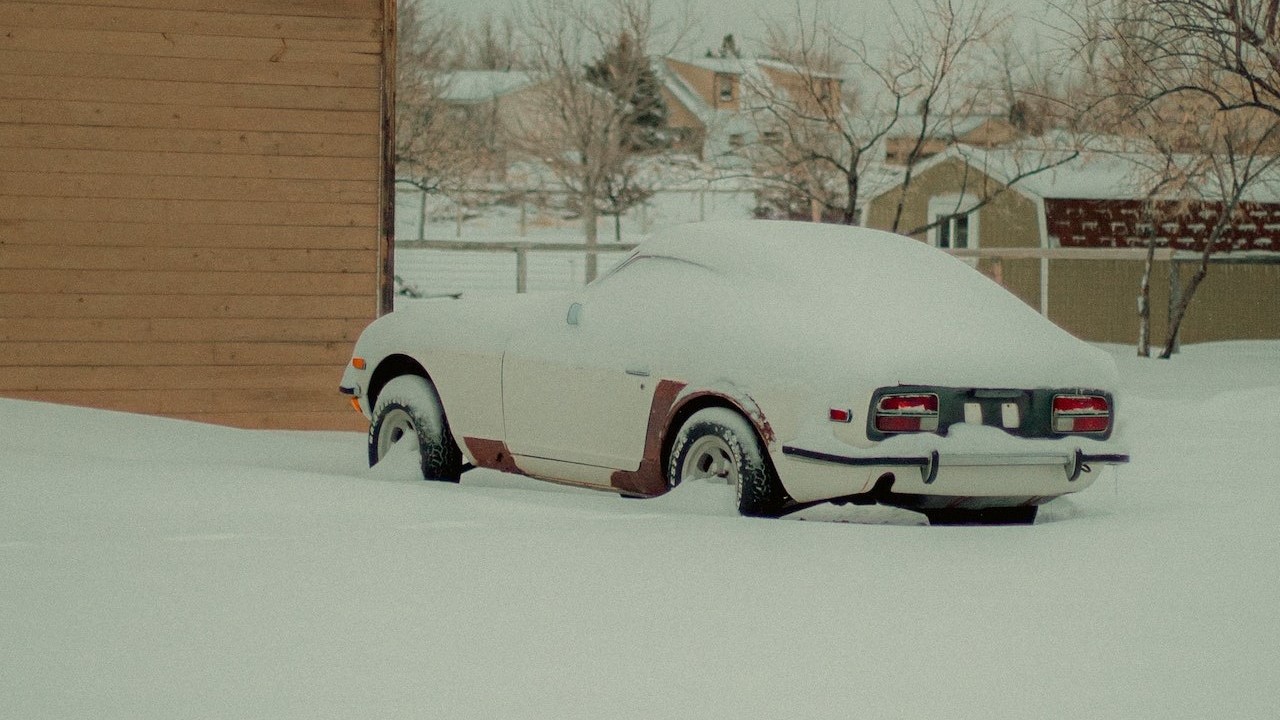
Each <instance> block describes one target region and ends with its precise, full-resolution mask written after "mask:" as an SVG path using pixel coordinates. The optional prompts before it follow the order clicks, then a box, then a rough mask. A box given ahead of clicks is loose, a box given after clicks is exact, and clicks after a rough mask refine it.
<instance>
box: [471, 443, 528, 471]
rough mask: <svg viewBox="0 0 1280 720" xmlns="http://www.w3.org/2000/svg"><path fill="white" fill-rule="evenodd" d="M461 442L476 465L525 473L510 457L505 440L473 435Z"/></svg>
mask: <svg viewBox="0 0 1280 720" xmlns="http://www.w3.org/2000/svg"><path fill="white" fill-rule="evenodd" d="M462 442H464V443H466V445H467V451H468V452H469V453H470V454H471V459H472V460H475V461H476V467H482V468H486V469H489V470H499V471H501V472H506V473H515V474H516V475H525V474H526V473H525V471H523V470H521V469H520V468H519V467H518V466H517V465H516V463H515V460H513V459H512V458H511V450H510V449H508V448H507V444H506V443H505V442H503V441H501V440H486V439H484V438H473V437H464V438H462Z"/></svg>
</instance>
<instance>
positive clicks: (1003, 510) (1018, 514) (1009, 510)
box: [922, 505, 1040, 525]
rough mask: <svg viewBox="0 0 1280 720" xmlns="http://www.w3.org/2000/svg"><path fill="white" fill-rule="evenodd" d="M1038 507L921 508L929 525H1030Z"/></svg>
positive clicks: (1034, 518)
mask: <svg viewBox="0 0 1280 720" xmlns="http://www.w3.org/2000/svg"><path fill="white" fill-rule="evenodd" d="M1039 509H1040V508H1039V507H1037V506H1035V505H1019V506H1017V507H994V508H982V509H980V510H970V509H966V508H942V509H937V510H923V511H922V512H923V513H924V514H925V517H927V518H929V524H930V525H1030V524H1032V523H1034V522H1035V521H1036V513H1037V511H1038V510H1039Z"/></svg>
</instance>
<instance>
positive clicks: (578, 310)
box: [564, 303, 582, 325]
mask: <svg viewBox="0 0 1280 720" xmlns="http://www.w3.org/2000/svg"><path fill="white" fill-rule="evenodd" d="M564 321H565V322H567V323H569V324H570V325H577V324H578V323H580V322H582V303H574V304H572V305H570V306H569V314H568V315H566V316H565V318H564Z"/></svg>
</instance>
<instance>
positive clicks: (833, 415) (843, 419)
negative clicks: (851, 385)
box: [827, 408, 853, 423]
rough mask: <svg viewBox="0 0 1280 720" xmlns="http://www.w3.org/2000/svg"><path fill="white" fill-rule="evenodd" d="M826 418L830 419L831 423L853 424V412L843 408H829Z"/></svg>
mask: <svg viewBox="0 0 1280 720" xmlns="http://www.w3.org/2000/svg"><path fill="white" fill-rule="evenodd" d="M827 417H829V418H830V419H831V422H838V423H847V422H853V411H852V410H847V409H845V408H831V410H830V412H829V414H828V415H827Z"/></svg>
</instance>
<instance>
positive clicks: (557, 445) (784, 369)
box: [340, 221, 1128, 523]
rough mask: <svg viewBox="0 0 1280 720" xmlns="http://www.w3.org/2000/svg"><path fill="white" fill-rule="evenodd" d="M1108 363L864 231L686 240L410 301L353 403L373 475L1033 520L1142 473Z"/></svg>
mask: <svg viewBox="0 0 1280 720" xmlns="http://www.w3.org/2000/svg"><path fill="white" fill-rule="evenodd" d="M1116 383H1117V375H1116V370H1115V366H1114V362H1113V361H1112V359H1111V358H1110V356H1109V355H1107V354H1106V353H1105V352H1103V351H1101V350H1099V349H1097V348H1094V347H1092V346H1090V345H1087V344H1086V343H1084V342H1081V341H1079V340H1077V339H1076V338H1074V337H1072V336H1071V335H1069V334H1068V333H1067V332H1065V331H1064V330H1062V329H1060V328H1058V327H1057V326H1056V325H1054V324H1052V323H1051V322H1049V321H1048V320H1046V319H1044V318H1043V317H1041V316H1040V315H1039V314H1037V313H1036V312H1034V311H1033V310H1032V309H1031V308H1029V307H1028V306H1027V305H1026V304H1025V303H1023V302H1022V301H1021V300H1019V299H1017V298H1016V297H1014V296H1013V295H1011V294H1010V293H1008V292H1007V291H1005V290H1004V289H1003V288H1001V287H999V286H998V285H997V284H995V283H994V282H992V281H991V280H989V279H987V278H986V277H985V276H983V275H982V274H980V273H978V272H977V271H975V270H974V269H972V268H970V267H969V266H968V265H966V264H965V263H964V262H962V261H960V260H957V259H955V258H952V257H950V256H949V255H947V254H945V253H943V252H941V251H938V250H936V249H934V248H932V247H929V246H926V245H925V244H923V243H920V242H918V241H915V240H911V239H908V238H904V237H900V236H897V235H891V234H888V233H884V232H878V231H874V230H867V229H862V228H848V227H835V226H823V225H813V224H807V223H789V222H768V221H743V222H731V223H704V224H697V225H687V226H683V227H678V228H675V229H673V230H671V231H669V232H667V233H665V234H662V235H660V236H657V237H654V238H652V239H650V240H648V241H646V242H643V243H641V244H640V245H639V247H638V248H637V249H636V250H635V251H634V252H632V253H631V254H630V255H629V256H628V257H627V258H626V259H625V260H624V261H623V262H621V263H620V264H618V265H617V266H616V267H615V268H613V269H612V270H611V271H609V272H608V273H606V274H604V275H602V276H601V277H600V278H599V279H597V280H596V281H595V282H593V283H591V284H589V285H588V286H587V287H585V288H584V289H582V290H581V291H578V292H575V293H573V294H572V295H569V296H567V297H566V296H561V295H547V296H536V295H517V296H509V297H500V298H488V299H476V300H467V299H463V300H440V301H429V302H422V303H417V304H415V305H414V306H413V307H410V308H407V309H404V310H397V311H396V312H393V313H390V314H389V315H387V316H385V317H382V318H380V319H378V320H377V321H375V322H374V323H372V324H371V325H370V326H369V327H368V328H367V329H366V330H365V331H364V333H363V334H362V335H361V336H360V339H359V341H358V342H357V343H356V347H355V352H354V356H353V358H352V360H351V363H350V364H349V365H348V367H347V369H346V371H345V373H344V375H343V377H342V382H341V387H340V389H341V391H342V392H343V393H346V394H348V395H350V396H352V403H353V404H354V405H355V406H356V407H357V409H359V410H360V411H361V412H362V413H363V414H364V415H365V416H366V417H367V418H368V419H369V420H370V429H369V462H370V464H376V463H377V462H378V461H379V460H381V459H382V458H384V457H386V456H387V454H388V453H389V452H390V451H391V449H392V448H393V447H395V446H396V444H397V443H405V442H407V443H411V444H416V445H417V449H419V450H420V453H421V467H422V473H423V475H424V477H426V478H428V479H435V480H445V481H455V482H456V481H457V480H458V479H459V476H460V474H461V473H462V472H463V471H464V470H467V469H470V468H472V467H484V468H492V469H496V470H501V471H505V472H512V473H519V474H522V475H528V476H531V477H535V478H540V479H544V480H550V481H554V482H559V483H568V484H572V485H580V486H585V487H592V488H599V489H604V490H609V491H612V492H616V493H619V494H621V495H624V496H630V497H651V496H656V495H660V494H662V493H665V492H667V491H668V490H669V489H671V488H673V487H675V486H676V485H679V484H680V483H681V482H684V481H688V480H690V479H694V478H709V479H713V480H717V479H718V480H722V481H727V482H729V483H732V484H733V485H734V486H735V487H736V488H737V502H738V509H739V511H740V512H741V513H742V514H744V515H753V516H778V515H782V514H786V513H788V512H791V511H793V510H796V509H799V508H804V507H809V506H812V505H815V504H818V503H822V502H835V503H837V504H843V503H849V502H852V503H882V504H886V505H892V506H896V507H903V508H909V509H913V510H917V511H919V512H922V513H924V514H925V515H927V516H928V517H929V519H930V521H931V522H932V523H945V522H1013V523H1027V522H1032V521H1034V518H1035V515H1036V510H1037V508H1038V506H1039V505H1041V504H1043V503H1045V502H1047V501H1048V500H1050V499H1052V498H1055V497H1058V496H1061V495H1064V494H1067V493H1072V492H1076V491H1079V490H1082V489H1084V488H1086V487H1088V486H1089V485H1090V484H1091V483H1092V482H1093V481H1094V479H1095V478H1096V477H1097V475H1098V473H1099V472H1100V470H1101V469H1102V466H1104V465H1108V464H1116V463H1123V462H1126V461H1127V460H1128V455H1127V454H1126V452H1125V450H1124V449H1123V447H1122V446H1121V445H1120V444H1119V440H1118V436H1116V435H1115V434H1114V432H1115V426H1116V400H1115V396H1114V388H1115V387H1116Z"/></svg>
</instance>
